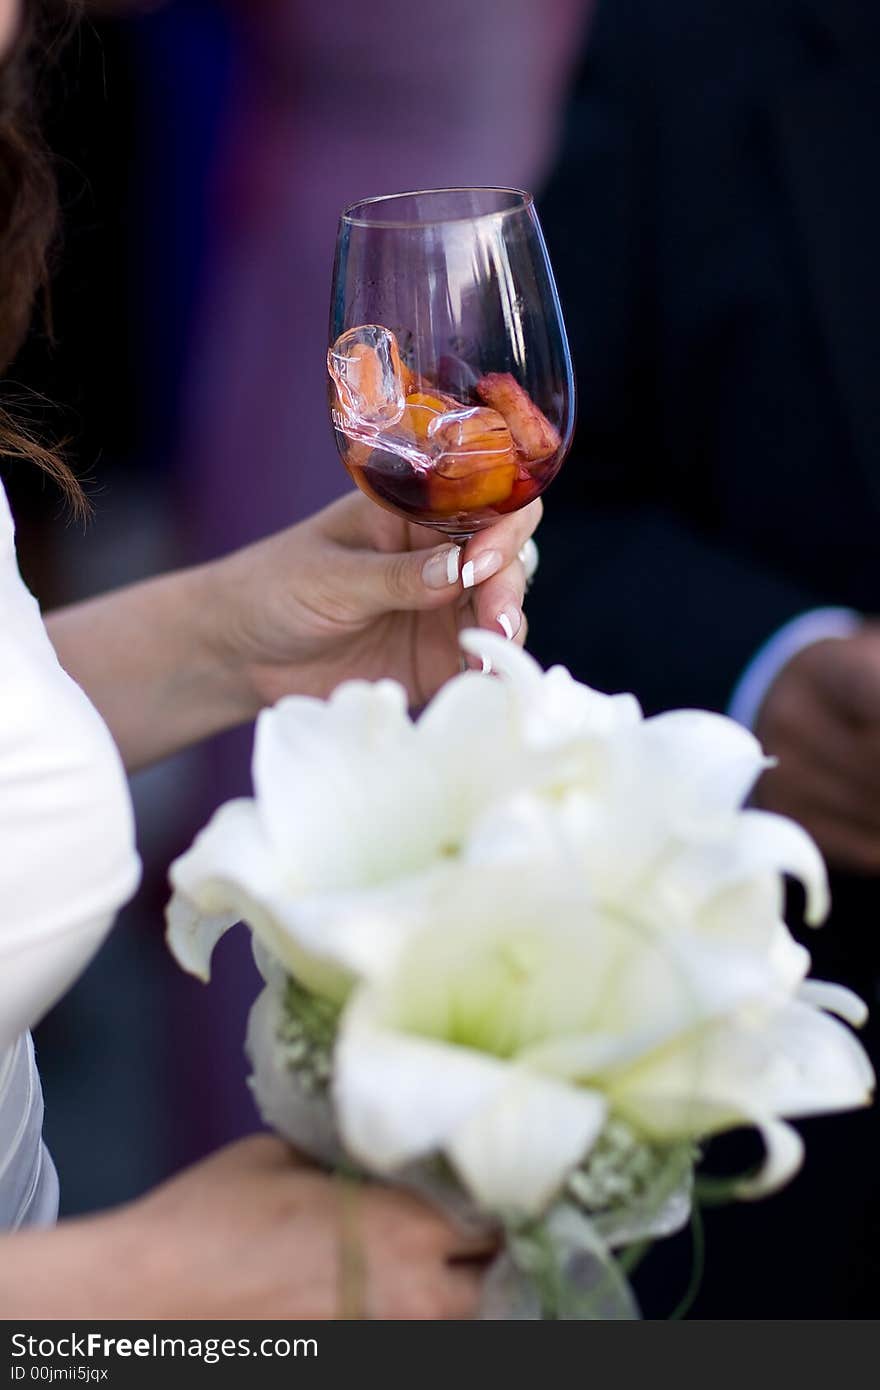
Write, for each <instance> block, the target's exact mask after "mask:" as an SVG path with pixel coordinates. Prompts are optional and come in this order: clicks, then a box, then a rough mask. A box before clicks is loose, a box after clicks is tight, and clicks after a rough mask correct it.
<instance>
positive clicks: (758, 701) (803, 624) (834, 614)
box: [727, 608, 863, 729]
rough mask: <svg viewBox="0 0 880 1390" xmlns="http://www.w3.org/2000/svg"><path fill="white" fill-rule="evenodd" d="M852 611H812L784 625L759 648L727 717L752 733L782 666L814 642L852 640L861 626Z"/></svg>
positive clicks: (742, 676) (740, 683)
mask: <svg viewBox="0 0 880 1390" xmlns="http://www.w3.org/2000/svg"><path fill="white" fill-rule="evenodd" d="M862 621H863V619H862V616H861V614H859V613H857V612H856V611H855V610H854V609H852V608H811V609H810V610H809V612H807V613H801V614H800V615H799V616H798V617H797V618H792V620H791V622H788V623H785V624H784V625H783V626H782V627H780V628H778V629H777V630H776V632H774V633H773V635H772V637H770V638H768V640H767V641H766V642H765V643H764V645H763V647H760V648H759V649H758V651H757V652H756V653H755V655H754V656H753V658H752V660H751V661H750V662H749V664H748V666H747V667H746V669H745V670H744V671H743V673H742V675H741V676H740V678H739V680H738V681H737V683H736V686H735V687H734V691H733V694H732V695H731V697H730V703H729V704H728V706H727V713H728V714H729V715H730V717H731V719H735V720H736V721H737V723H739V724H744V725H745V727H746V728H747V729H754V727H755V724H756V722H757V719H758V714H759V713H760V710H761V706H762V705H763V703H764V700H765V697H766V695H767V692H768V690H769V689H770V687H771V685H772V684H773V682H774V681H775V679H776V677H777V676H778V675H779V673H780V671H781V670H782V668H783V666H787V665H788V663H789V662H790V661H791V660H793V658H794V657H796V656H797V654H798V652H802V651H804V649H805V648H806V647H811V646H812V645H813V644H814V642H824V641H826V640H827V639H828V638H832V637H852V635H853V633H854V632H857V631H858V629H859V628H860V627H861V625H862Z"/></svg>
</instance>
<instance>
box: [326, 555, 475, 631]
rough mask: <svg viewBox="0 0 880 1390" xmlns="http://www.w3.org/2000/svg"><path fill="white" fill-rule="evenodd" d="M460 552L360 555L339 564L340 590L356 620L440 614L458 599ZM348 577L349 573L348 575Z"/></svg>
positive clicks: (460, 567) (459, 590)
mask: <svg viewBox="0 0 880 1390" xmlns="http://www.w3.org/2000/svg"><path fill="white" fill-rule="evenodd" d="M461 569H462V560H461V546H458V545H455V544H445V545H439V546H435V548H434V549H433V550H407V551H399V552H396V553H394V554H391V555H383V554H379V553H376V552H371V551H361V552H360V553H359V554H357V555H356V556H355V555H352V556H351V557H350V560H349V561H348V563H344V562H343V563H340V566H339V571H338V580H339V586H340V590H341V591H344V592H345V593H346V595H348V601H349V603H350V604H351V605H354V606H356V608H357V612H356V614H355V616H356V617H358V618H362V619H367V618H372V617H377V616H379V615H380V614H382V613H388V612H397V611H412V610H420V609H431V608H442V607H444V606H445V605H446V604H448V603H453V602H454V601H455V599H456V598H457V597H458V596H459V595H460V594H461ZM349 571H350V572H349Z"/></svg>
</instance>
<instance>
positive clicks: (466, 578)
mask: <svg viewBox="0 0 880 1390" xmlns="http://www.w3.org/2000/svg"><path fill="white" fill-rule="evenodd" d="M543 511H544V508H543V504H542V502H541V499H540V498H538V499H537V500H536V501H534V502H530V503H529V505H528V506H527V507H523V508H522V510H521V511H518V512H511V514H510V516H505V517H502V518H501V520H500V521H496V522H495V524H494V526H490V527H488V529H487V530H485V531H480V532H479V534H478V535H476V536H474V538H473V540H471V541H469V542H468V544H467V547H466V550H465V555H464V559H463V563H462V583H463V585H464V587H465V588H466V589H467V588H472V587H474V585H476V584H480V583H482V582H484V581H485V580H487V579H489V578H490V577H491V576H492V575H493V574H497V573H498V572H499V571H500V570H502V569H504V568H505V567H506V566H507V565H509V564H510V563H511V562H512V561H513V560H514V559H515V558H516V556H517V555H518V554H519V552H520V551H521V550H522V548H523V546H524V545H525V543H526V541H527V540H529V539H530V537H531V536H532V535H533V534H534V531H535V529H536V527H537V526H538V523H539V522H540V520H541V517H542V515H543Z"/></svg>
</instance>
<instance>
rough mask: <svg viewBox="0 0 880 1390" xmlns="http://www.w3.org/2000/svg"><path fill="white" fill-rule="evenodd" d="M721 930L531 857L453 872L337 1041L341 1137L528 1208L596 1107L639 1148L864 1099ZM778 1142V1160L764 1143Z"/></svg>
mask: <svg viewBox="0 0 880 1390" xmlns="http://www.w3.org/2000/svg"><path fill="white" fill-rule="evenodd" d="M799 983H800V981H798V982H797V983H793V984H792V986H791V988H789V989H788V990H785V989H783V988H782V986H781V983H780V978H779V975H778V974H777V972H776V970H775V968H774V965H773V962H772V960H771V959H770V957H769V956H768V955H767V954H766V953H758V952H755V951H753V950H751V949H748V948H746V947H744V946H743V945H742V944H740V943H738V942H736V941H735V940H733V941H732V940H729V939H725V938H724V936H723V935H721V934H719V935H718V936H713V935H712V934H710V933H702V934H701V933H696V932H685V931H677V932H668V931H663V932H661V931H658V930H656V929H655V928H654V927H653V926H651V924H650V923H647V924H646V923H645V922H644V921H639V920H638V919H637V918H627V917H625V916H623V915H621V914H620V913H615V912H614V911H611V910H609V909H608V908H606V907H602V906H601V905H599V904H597V903H596V901H595V900H593V899H591V897H590V896H589V894H588V893H587V891H586V888H585V885H584V884H583V882H582V881H578V880H576V879H572V878H571V877H568V876H565V875H562V874H560V873H559V872H558V869H557V868H555V867H554V866H550V865H546V864H544V865H536V864H531V865H526V866H524V867H523V866H520V867H518V868H517V867H516V866H514V865H510V864H507V865H504V866H492V865H489V864H487V863H482V864H479V865H474V866H473V867H471V868H466V867H461V868H459V869H457V870H456V872H455V873H454V874H453V875H451V876H450V879H449V881H448V883H447V885H446V889H445V892H444V894H443V898H442V901H440V900H438V901H435V903H434V904H433V906H432V908H431V910H427V908H425V907H423V910H422V912H421V913H420V927H419V929H418V931H416V932H415V933H413V934H410V935H408V936H407V937H406V939H405V940H403V942H402V944H401V945H400V948H399V951H398V954H397V956H396V958H395V960H394V962H393V964H391V966H390V968H388V969H387V970H385V971H383V972H380V973H379V974H378V975H377V976H376V977H375V978H374V979H373V980H372V981H370V982H368V983H366V984H364V985H362V986H360V987H359V988H358V989H357V990H356V992H355V994H354V995H353V996H352V999H351V1001H350V1003H349V1005H348V1006H347V1008H346V1010H345V1012H344V1014H343V1017H342V1022H341V1030H340V1035H339V1042H338V1045H337V1053H336V1063H335V1079H334V1098H335V1103H336V1107H337V1113H338V1117H339V1123H340V1128H341V1132H342V1135H343V1139H344V1141H345V1143H346V1145H347V1147H348V1149H349V1150H350V1151H351V1152H352V1154H353V1155H354V1156H355V1157H356V1158H357V1159H358V1160H360V1161H361V1162H363V1163H364V1165H365V1166H366V1167H368V1168H369V1169H371V1170H372V1171H375V1172H379V1173H385V1174H393V1173H394V1172H395V1171H396V1170H398V1169H399V1168H401V1167H403V1166H405V1165H406V1164H407V1163H410V1162H412V1161H414V1160H418V1159H420V1158H424V1157H426V1156H427V1155H429V1154H431V1153H434V1152H438V1151H439V1152H442V1153H444V1154H445V1155H446V1156H447V1158H448V1159H449V1161H450V1162H451V1163H452V1164H453V1166H454V1167H455V1169H456V1171H457V1173H458V1175H459V1177H460V1179H461V1181H462V1182H463V1183H464V1185H465V1186H466V1188H467V1189H468V1191H469V1192H470V1193H471V1194H472V1196H474V1197H475V1198H476V1199H477V1200H478V1201H479V1202H480V1203H481V1204H482V1205H483V1206H487V1207H489V1208H491V1209H494V1210H502V1209H509V1208H513V1209H516V1210H518V1211H520V1212H522V1213H523V1214H528V1215H533V1214H536V1213H538V1212H539V1211H541V1210H543V1209H544V1207H545V1206H546V1204H547V1202H548V1201H550V1200H551V1199H552V1197H553V1195H554V1194H555V1193H556V1192H557V1191H558V1190H559V1188H560V1186H561V1184H562V1183H563V1182H564V1180H565V1178H566V1177H567V1175H568V1173H569V1172H570V1171H571V1170H572V1168H574V1167H575V1166H577V1164H578V1163H579V1162H580V1161H581V1160H582V1159H583V1158H584V1157H585V1155H586V1154H587V1153H588V1152H589V1150H590V1148H591V1147H592V1144H593V1143H594V1142H595V1139H596V1138H597V1137H598V1135H599V1133H600V1132H601V1129H602V1127H603V1123H604V1120H605V1117H606V1115H607V1114H608V1113H611V1114H617V1115H619V1116H620V1117H621V1118H622V1119H624V1120H625V1121H626V1122H627V1123H628V1124H630V1125H631V1126H632V1127H633V1128H634V1129H636V1131H637V1132H638V1133H640V1134H642V1135H643V1136H644V1137H645V1138H646V1140H648V1141H651V1142H660V1143H666V1142H674V1141H677V1140H681V1139H685V1138H691V1137H699V1136H702V1135H706V1134H710V1133H714V1132H716V1131H719V1130H722V1129H728V1128H732V1127H735V1126H738V1125H742V1124H753V1123H757V1124H759V1125H760V1126H761V1128H762V1130H763V1131H764V1132H765V1134H766V1135H767V1137H768V1140H769V1141H770V1142H771V1144H772V1146H773V1147H772V1152H771V1153H770V1161H768V1167H767V1170H766V1171H765V1174H764V1179H765V1181H769V1180H774V1181H775V1180H778V1178H779V1177H780V1176H781V1174H782V1173H783V1172H786V1173H788V1175H790V1169H791V1166H792V1163H793V1161H794V1153H793V1150H794V1148H796V1145H793V1144H792V1143H791V1141H790V1138H789V1135H788V1132H787V1131H786V1130H785V1129H784V1128H780V1117H781V1116H785V1115H789V1116H797V1115H804V1114H811V1113H817V1112H819V1111H823V1110H834V1109H842V1108H850V1107H852V1106H854V1105H861V1104H864V1103H866V1102H867V1100H868V1098H869V1094H870V1090H871V1087H872V1085H873V1077H872V1074H871V1069H870V1066H869V1064H868V1062H867V1059H866V1057H865V1055H864V1053H863V1051H862V1049H861V1048H860V1046H859V1044H858V1043H857V1042H856V1041H855V1039H854V1038H853V1037H852V1036H851V1035H850V1034H849V1033H848V1031H847V1030H846V1029H845V1028H844V1027H843V1026H842V1025H840V1024H838V1023H836V1022H835V1021H834V1020H833V1019H830V1018H828V1017H827V1016H825V1015H823V1014H822V1013H820V1012H819V1011H818V1010H817V1009H816V1008H815V1007H813V1006H812V1004H811V1003H809V1002H806V1001H805V1000H798V999H796V998H795V997H794V993H795V990H796V989H797V987H798V985H799ZM780 1140H782V1141H784V1142H785V1143H786V1144H787V1146H788V1151H787V1152H786V1154H785V1155H784V1157H785V1164H784V1165H782V1164H779V1165H777V1168H778V1171H774V1163H775V1161H776V1159H778V1157H779V1142H780Z"/></svg>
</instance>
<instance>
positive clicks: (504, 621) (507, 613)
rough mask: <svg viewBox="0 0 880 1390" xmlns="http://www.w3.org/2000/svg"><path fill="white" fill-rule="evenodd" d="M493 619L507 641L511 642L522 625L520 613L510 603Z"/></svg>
mask: <svg viewBox="0 0 880 1390" xmlns="http://www.w3.org/2000/svg"><path fill="white" fill-rule="evenodd" d="M495 621H496V623H497V624H498V626H499V627H500V628H501V631H502V632H503V633H504V636H505V637H506V638H507V640H508V642H512V641H513V639H514V637H515V636H516V634H517V633H518V632H519V630H520V628H521V627H522V613H521V612H520V611H519V609H518V608H514V606H513V604H511V605H510V607H509V608H505V609H504V610H503V612H501V613H499V614H498V617H497V618H496V619H495Z"/></svg>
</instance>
